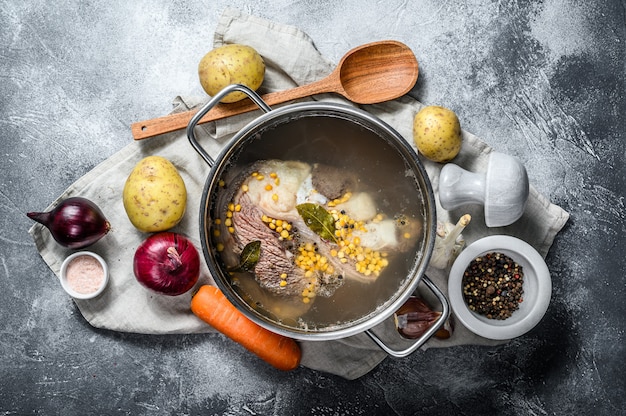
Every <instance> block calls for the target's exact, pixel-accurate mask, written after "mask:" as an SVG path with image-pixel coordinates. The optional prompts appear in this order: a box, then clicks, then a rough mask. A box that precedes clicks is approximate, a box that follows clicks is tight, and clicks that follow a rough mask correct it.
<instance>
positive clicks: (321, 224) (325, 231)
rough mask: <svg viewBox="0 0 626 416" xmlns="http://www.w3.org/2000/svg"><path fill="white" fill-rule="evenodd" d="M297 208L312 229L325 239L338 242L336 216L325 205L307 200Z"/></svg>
mask: <svg viewBox="0 0 626 416" xmlns="http://www.w3.org/2000/svg"><path fill="white" fill-rule="evenodd" d="M296 209H297V210H298V214H300V216H301V217H302V219H303V220H304V223H305V224H306V225H307V227H309V228H310V229H311V231H313V232H314V233H316V234H317V235H319V236H320V237H322V238H323V239H324V240H329V241H332V242H334V243H335V244H337V243H338V241H337V237H335V218H333V216H332V214H331V213H330V212H328V211H326V209H324V207H323V206H321V205H317V204H313V203H310V202H306V203H304V204H299V205H296Z"/></svg>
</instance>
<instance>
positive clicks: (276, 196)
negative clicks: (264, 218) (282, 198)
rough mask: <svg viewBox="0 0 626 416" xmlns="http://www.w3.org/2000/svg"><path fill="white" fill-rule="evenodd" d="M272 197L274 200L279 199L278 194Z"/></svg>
mask: <svg viewBox="0 0 626 416" xmlns="http://www.w3.org/2000/svg"><path fill="white" fill-rule="evenodd" d="M272 199H273V200H274V202H276V201H278V194H274V195H272Z"/></svg>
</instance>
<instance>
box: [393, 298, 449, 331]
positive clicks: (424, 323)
mask: <svg viewBox="0 0 626 416" xmlns="http://www.w3.org/2000/svg"><path fill="white" fill-rule="evenodd" d="M395 315H396V317H398V318H399V317H403V318H404V319H403V321H404V320H406V323H405V325H404V326H402V327H399V326H398V328H397V329H398V332H399V333H400V335H402V336H403V337H404V338H408V339H417V338H419V337H421V336H422V335H423V334H424V333H425V332H426V331H427V330H428V328H430V326H431V325H432V323H433V322H435V321H436V320H437V319H438V318H439V316H441V312H436V311H433V310H431V309H430V307H429V306H428V305H427V304H426V303H425V302H424V301H423V300H422V299H420V298H418V297H415V296H411V297H410V298H409V299H408V300H407V301H406V302H405V303H404V305H402V306H401V307H400V309H398V311H397V312H396V313H395Z"/></svg>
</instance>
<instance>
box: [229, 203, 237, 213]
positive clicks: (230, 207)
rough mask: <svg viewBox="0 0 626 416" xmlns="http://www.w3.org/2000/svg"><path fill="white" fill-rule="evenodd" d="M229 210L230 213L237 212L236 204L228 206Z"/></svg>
mask: <svg viewBox="0 0 626 416" xmlns="http://www.w3.org/2000/svg"><path fill="white" fill-rule="evenodd" d="M228 210H229V211H234V210H235V204H233V203H232V202H231V203H230V204H228Z"/></svg>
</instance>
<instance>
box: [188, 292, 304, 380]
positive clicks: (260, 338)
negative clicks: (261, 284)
mask: <svg viewBox="0 0 626 416" xmlns="http://www.w3.org/2000/svg"><path fill="white" fill-rule="evenodd" d="M191 311H192V312H193V313H194V315H196V316H197V317H198V318H200V319H202V320H203V321H204V322H206V323H208V324H209V325H211V326H212V327H213V328H215V329H216V330H218V331H219V332H221V333H222V334H224V335H226V336H227V337H228V338H230V339H232V340H233V341H236V342H238V343H239V344H241V345H242V346H243V347H245V348H246V349H247V350H249V351H251V352H253V353H254V354H256V355H257V356H258V357H259V358H261V359H263V360H264V361H266V362H268V363H269V364H271V365H273V366H274V367H276V368H278V369H279V370H285V371H289V370H293V369H295V368H297V367H298V365H299V364H300V358H301V356H302V353H301V351H300V347H299V346H298V344H297V343H296V341H294V340H293V339H291V338H288V337H285V336H283V335H279V334H276V333H274V332H271V331H269V330H267V329H265V328H263V327H261V326H259V325H257V324H256V323H254V322H252V321H251V320H250V319H248V318H247V317H246V316H245V315H244V314H243V313H241V312H239V311H238V310H237V308H235V306H233V304H232V303H230V302H229V301H228V299H227V298H226V296H224V294H223V293H222V292H221V291H220V290H219V289H218V288H217V287H215V286H211V285H203V286H201V287H200V289H199V290H198V292H197V293H196V294H195V295H193V297H192V298H191Z"/></svg>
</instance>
